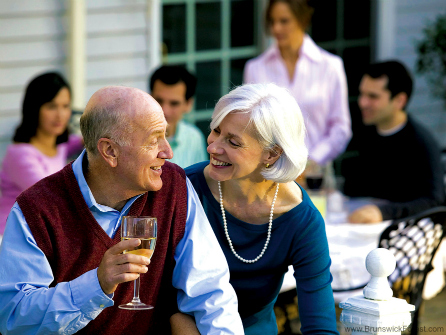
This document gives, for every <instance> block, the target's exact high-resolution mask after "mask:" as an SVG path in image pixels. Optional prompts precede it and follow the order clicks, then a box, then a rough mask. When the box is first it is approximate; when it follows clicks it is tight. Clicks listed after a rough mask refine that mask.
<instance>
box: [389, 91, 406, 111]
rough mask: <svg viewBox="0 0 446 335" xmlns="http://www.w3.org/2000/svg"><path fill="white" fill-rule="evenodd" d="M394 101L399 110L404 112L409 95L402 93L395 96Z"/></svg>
mask: <svg viewBox="0 0 446 335" xmlns="http://www.w3.org/2000/svg"><path fill="white" fill-rule="evenodd" d="M392 100H393V101H394V102H395V105H396V107H397V108H398V110H403V109H404V107H405V106H406V104H407V94H406V93H404V92H400V93H398V94H397V95H395V96H394V97H393V99H392Z"/></svg>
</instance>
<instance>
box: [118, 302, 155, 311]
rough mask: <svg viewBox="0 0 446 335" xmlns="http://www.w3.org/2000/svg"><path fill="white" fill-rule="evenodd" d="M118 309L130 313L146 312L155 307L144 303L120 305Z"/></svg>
mask: <svg viewBox="0 0 446 335" xmlns="http://www.w3.org/2000/svg"><path fill="white" fill-rule="evenodd" d="M118 307H119V308H121V309H127V310H129V311H145V310H148V309H152V308H153V306H151V305H146V304H143V303H142V302H139V303H134V302H129V303H128V304H124V305H119V306H118Z"/></svg>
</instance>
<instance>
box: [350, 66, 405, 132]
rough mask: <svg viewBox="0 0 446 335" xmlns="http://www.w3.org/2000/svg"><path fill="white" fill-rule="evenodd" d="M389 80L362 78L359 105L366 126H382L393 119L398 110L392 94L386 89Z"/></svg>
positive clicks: (366, 76) (383, 78) (384, 78)
mask: <svg viewBox="0 0 446 335" xmlns="http://www.w3.org/2000/svg"><path fill="white" fill-rule="evenodd" d="M386 87H387V78H386V77H381V78H376V79H374V78H372V77H370V76H368V75H364V77H362V80H361V83H360V84H359V98H358V105H359V108H360V109H361V115H362V121H363V122H364V124H365V125H376V126H378V127H379V126H380V125H382V124H383V123H387V122H388V121H389V120H390V119H392V118H393V116H394V114H395V112H396V111H397V110H398V107H397V106H396V103H395V101H394V99H391V98H390V96H391V93H390V91H389V90H388V89H387V88H386Z"/></svg>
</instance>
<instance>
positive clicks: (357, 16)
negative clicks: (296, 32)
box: [310, 0, 375, 132]
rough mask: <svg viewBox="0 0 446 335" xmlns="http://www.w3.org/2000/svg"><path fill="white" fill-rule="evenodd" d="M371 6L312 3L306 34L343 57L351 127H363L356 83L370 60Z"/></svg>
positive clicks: (366, 0) (345, 1)
mask: <svg viewBox="0 0 446 335" xmlns="http://www.w3.org/2000/svg"><path fill="white" fill-rule="evenodd" d="M374 11H375V9H374V8H373V5H372V1H371V0H361V1H357V0H330V1H321V2H320V4H316V7H315V12H314V15H313V20H312V25H311V30H310V35H311V37H312V38H313V40H314V41H315V42H316V43H317V44H318V45H319V46H320V47H321V48H323V49H325V50H327V51H329V52H331V53H333V54H336V55H338V56H340V57H342V59H343V60H344V67H345V72H346V74H347V83H348V92H349V102H350V113H351V116H352V128H353V131H354V132H355V131H356V130H359V129H360V128H362V127H363V124H362V120H361V115H360V112H359V109H358V104H357V99H358V94H359V93H358V86H359V82H360V80H361V78H362V74H363V71H364V69H365V67H366V66H367V65H368V64H369V63H370V62H373V61H374V59H373V56H372V55H373V53H374V45H373V43H372V41H373V33H374V32H373V30H372V28H371V26H372V22H373V20H374V16H373V13H374Z"/></svg>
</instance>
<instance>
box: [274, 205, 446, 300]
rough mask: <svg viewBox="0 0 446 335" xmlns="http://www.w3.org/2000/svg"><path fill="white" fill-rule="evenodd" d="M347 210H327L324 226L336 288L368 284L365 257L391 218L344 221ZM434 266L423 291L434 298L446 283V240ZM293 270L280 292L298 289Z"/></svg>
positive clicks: (341, 297)
mask: <svg viewBox="0 0 446 335" xmlns="http://www.w3.org/2000/svg"><path fill="white" fill-rule="evenodd" d="M367 201H368V200H367V199H362V200H361V201H349V204H347V205H346V209H347V208H348V210H349V211H351V210H352V209H354V208H357V207H358V206H359V205H362V204H364V203H365V202H367ZM329 207H330V206H328V209H329ZM346 213H347V212H345V213H341V212H337V213H330V212H327V215H326V217H325V223H326V224H325V229H326V233H327V239H328V245H329V248H330V257H331V261H332V265H331V274H332V276H333V282H332V288H333V289H348V288H353V287H358V286H361V285H364V284H367V283H368V281H369V280H370V274H369V273H368V272H367V269H366V268H365V259H366V257H367V255H368V253H369V252H370V251H372V250H373V249H376V248H377V247H378V242H379V238H380V236H381V233H382V232H383V231H384V229H385V228H386V227H387V226H388V225H389V224H390V223H391V221H385V222H380V223H375V224H352V223H345V222H347V214H346ZM339 222H341V223H339ZM433 266H434V270H433V271H431V272H430V273H429V274H428V277H427V278H426V284H425V288H424V291H423V298H424V299H430V298H433V297H434V296H435V295H436V294H437V293H438V292H440V291H441V289H442V288H443V287H444V286H445V279H444V269H446V243H445V242H444V241H443V243H442V244H441V245H440V249H439V250H438V252H437V254H436V257H435V258H434V260H433ZM293 273H294V270H293V267H292V266H290V267H289V271H288V272H287V274H286V275H285V279H284V282H283V285H282V289H281V292H284V291H288V290H290V289H294V288H295V286H296V282H295V280H294V277H293ZM358 294H362V289H360V290H355V291H350V292H345V293H344V292H343V293H338V292H336V293H334V297H335V301H336V302H340V301H342V300H344V299H346V298H348V297H350V296H355V295H358Z"/></svg>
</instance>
